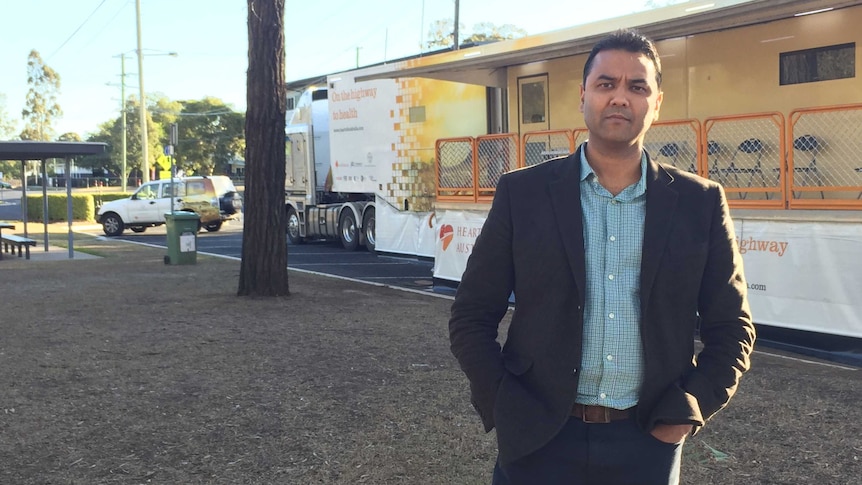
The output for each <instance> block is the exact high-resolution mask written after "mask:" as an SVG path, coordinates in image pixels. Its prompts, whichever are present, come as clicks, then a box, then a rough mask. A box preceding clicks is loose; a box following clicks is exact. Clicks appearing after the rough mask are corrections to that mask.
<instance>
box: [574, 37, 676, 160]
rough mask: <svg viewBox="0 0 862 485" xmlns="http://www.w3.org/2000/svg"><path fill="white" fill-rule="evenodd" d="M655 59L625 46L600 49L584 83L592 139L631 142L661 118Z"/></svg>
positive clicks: (584, 107)
mask: <svg viewBox="0 0 862 485" xmlns="http://www.w3.org/2000/svg"><path fill="white" fill-rule="evenodd" d="M655 78H656V71H655V66H654V65H653V63H652V61H651V60H650V59H649V58H648V57H646V56H645V55H643V54H640V53H633V52H627V51H624V50H607V51H602V52H599V53H598V54H597V55H596V57H595V58H594V59H593V66H592V70H591V71H590V73H589V75H588V76H587V79H586V81H585V84H583V85H581V112H582V113H583V114H584V121H585V122H586V124H587V129H589V131H590V141H595V142H597V143H605V144H611V145H620V146H631V145H633V144H635V143H636V142H638V141H640V142H642V141H643V136H644V134H646V131H647V130H648V129H649V127H650V125H652V123H653V121H655V120H656V119H658V113H659V108H660V107H661V100H662V93H661V91H660V90H659V87H658V84H657V83H656V79H655Z"/></svg>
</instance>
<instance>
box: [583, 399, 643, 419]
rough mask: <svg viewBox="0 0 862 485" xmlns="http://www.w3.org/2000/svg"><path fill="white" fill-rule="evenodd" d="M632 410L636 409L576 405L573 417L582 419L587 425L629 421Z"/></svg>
mask: <svg viewBox="0 0 862 485" xmlns="http://www.w3.org/2000/svg"><path fill="white" fill-rule="evenodd" d="M632 409H634V408H629V409H614V408H606V407H604V406H589V405H586V404H579V403H575V405H574V406H573V407H572V416H574V417H576V418H581V419H582V420H583V421H584V422H585V423H610V422H611V421H619V420H621V419H628V418H629V416H630V415H631V411H632Z"/></svg>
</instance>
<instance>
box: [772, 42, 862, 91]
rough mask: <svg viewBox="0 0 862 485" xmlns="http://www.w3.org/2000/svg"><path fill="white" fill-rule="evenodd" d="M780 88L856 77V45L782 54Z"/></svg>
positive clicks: (780, 60)
mask: <svg viewBox="0 0 862 485" xmlns="http://www.w3.org/2000/svg"><path fill="white" fill-rule="evenodd" d="M779 63H780V69H781V72H780V81H779V82H780V84H781V85H782V86H784V85H788V84H801V83H813V82H817V81H829V80H832V79H848V78H853V77H856V43H855V42H854V43H850V44H841V45H833V46H828V47H818V48H816V49H805V50H801V51H793V52H782V53H781V56H780V59H779Z"/></svg>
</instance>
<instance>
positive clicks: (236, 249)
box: [93, 221, 445, 292]
mask: <svg viewBox="0 0 862 485" xmlns="http://www.w3.org/2000/svg"><path fill="white" fill-rule="evenodd" d="M97 232H98V233H99V234H101V232H100V231H93V233H94V234H95V233H97ZM118 239H124V240H127V241H134V242H139V243H145V244H151V245H154V246H161V247H166V246H167V236H166V233H165V228H164V226H161V227H155V228H148V229H147V231H146V232H145V233H143V234H135V233H132V232H130V231H126V232H125V233H123V235H122V236H120V237H119V238H118ZM197 250H198V252H199V253H210V254H218V255H222V256H230V257H235V258H239V257H240V256H241V253H242V226H241V224H240V223H238V222H234V221H231V222H229V223H226V224H225V225H224V226H223V228H222V230H221V231H218V232H210V233H208V232H206V231H202V232H201V233H200V234H198V238H197ZM287 266H288V267H289V268H293V269H298V270H304V271H312V272H317V273H324V274H330V275H336V276H342V277H345V278H353V279H358V280H362V281H368V282H372V283H379V284H385V285H391V286H397V287H402V288H411V289H415V290H423V291H433V290H434V289H433V274H432V271H433V266H434V265H433V263H432V262H431V261H425V260H419V259H417V258H415V257H397V256H384V255H378V254H372V253H369V252H368V251H365V250H358V251H347V250H345V249H344V248H342V247H341V245H339V244H337V243H328V242H309V243H306V244H300V245H290V246H288V249H287ZM439 290H441V291H444V292H445V289H439Z"/></svg>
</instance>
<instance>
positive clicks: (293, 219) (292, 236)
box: [287, 206, 305, 244]
mask: <svg viewBox="0 0 862 485" xmlns="http://www.w3.org/2000/svg"><path fill="white" fill-rule="evenodd" d="M299 224H300V221H299V214H297V213H296V209H294V208H293V207H290V206H288V207H287V242H289V243H290V244H302V243H303V242H305V240H304V239H303V238H302V236H300V235H299V234H300V232H299Z"/></svg>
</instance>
